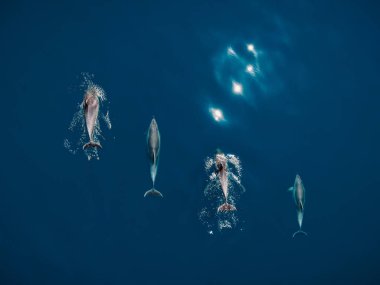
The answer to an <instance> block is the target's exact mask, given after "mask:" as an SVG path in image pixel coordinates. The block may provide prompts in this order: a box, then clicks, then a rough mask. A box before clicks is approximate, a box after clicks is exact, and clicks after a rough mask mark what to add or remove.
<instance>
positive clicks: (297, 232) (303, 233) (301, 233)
mask: <svg viewBox="0 0 380 285" xmlns="http://www.w3.org/2000/svg"><path fill="white" fill-rule="evenodd" d="M296 235H304V236H308V234H307V232H304V231H302V230H298V231H296V232H295V233H294V234H293V238H294V237H295V236H296Z"/></svg>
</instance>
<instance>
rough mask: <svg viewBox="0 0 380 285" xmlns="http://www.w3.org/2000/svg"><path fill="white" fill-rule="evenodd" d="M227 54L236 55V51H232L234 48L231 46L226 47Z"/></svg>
mask: <svg viewBox="0 0 380 285" xmlns="http://www.w3.org/2000/svg"><path fill="white" fill-rule="evenodd" d="M227 54H228V55H230V56H235V57H237V54H236V52H235V51H234V49H233V48H232V47H228V49H227Z"/></svg>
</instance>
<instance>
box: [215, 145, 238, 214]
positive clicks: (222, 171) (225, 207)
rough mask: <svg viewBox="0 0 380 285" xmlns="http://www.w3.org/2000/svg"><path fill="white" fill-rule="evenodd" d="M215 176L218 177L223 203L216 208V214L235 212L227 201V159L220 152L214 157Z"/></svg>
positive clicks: (233, 207)
mask: <svg viewBox="0 0 380 285" xmlns="http://www.w3.org/2000/svg"><path fill="white" fill-rule="evenodd" d="M215 166H216V174H217V175H218V176H219V182H220V185H221V187H222V191H223V195H224V198H225V203H224V204H222V205H221V206H219V207H218V212H223V211H236V208H235V206H234V205H232V204H229V203H228V202H227V200H228V172H227V158H226V156H225V155H224V154H223V153H221V152H220V151H219V152H218V153H217V154H216V155H215Z"/></svg>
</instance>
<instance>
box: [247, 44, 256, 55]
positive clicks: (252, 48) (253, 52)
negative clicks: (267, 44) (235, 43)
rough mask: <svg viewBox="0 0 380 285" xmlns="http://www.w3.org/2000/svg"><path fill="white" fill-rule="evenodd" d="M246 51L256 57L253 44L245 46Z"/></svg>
mask: <svg viewBox="0 0 380 285" xmlns="http://www.w3.org/2000/svg"><path fill="white" fill-rule="evenodd" d="M247 50H248V51H249V52H250V53H252V54H253V55H254V56H255V57H256V56H257V51H256V48H255V46H254V45H253V44H247Z"/></svg>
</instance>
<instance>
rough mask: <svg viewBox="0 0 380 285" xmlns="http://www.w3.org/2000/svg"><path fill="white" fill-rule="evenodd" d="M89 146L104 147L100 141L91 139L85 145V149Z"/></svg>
mask: <svg viewBox="0 0 380 285" xmlns="http://www.w3.org/2000/svg"><path fill="white" fill-rule="evenodd" d="M89 147H96V148H102V146H101V144H100V143H98V142H93V141H90V142H88V143H86V144H85V145H83V149H86V148H89Z"/></svg>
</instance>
